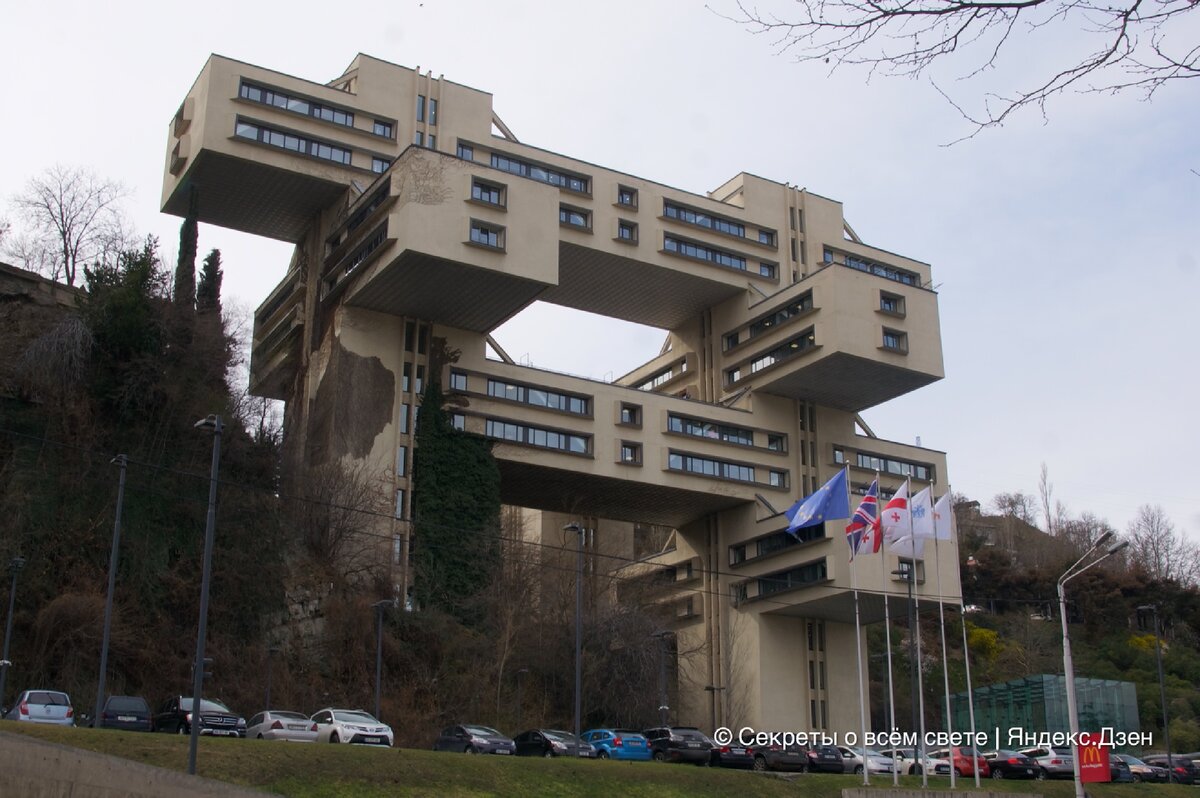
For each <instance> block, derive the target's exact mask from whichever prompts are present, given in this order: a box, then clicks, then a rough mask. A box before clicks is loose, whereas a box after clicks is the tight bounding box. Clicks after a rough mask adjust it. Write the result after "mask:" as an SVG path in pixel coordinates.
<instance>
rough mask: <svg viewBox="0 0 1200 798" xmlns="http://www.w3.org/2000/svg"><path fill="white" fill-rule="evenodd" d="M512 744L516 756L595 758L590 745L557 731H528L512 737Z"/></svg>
mask: <svg viewBox="0 0 1200 798" xmlns="http://www.w3.org/2000/svg"><path fill="white" fill-rule="evenodd" d="M513 742H514V743H516V746H517V756H545V757H554V756H574V757H585V758H588V759H591V758H594V757H595V756H596V749H595V748H593V747H592V746H591V743H586V742H584V741H583V740H580V739H579V738H578V737H576V736H575V735H574V734H571V732H567V731H561V730H559V729H530V730H529V731H523V732H521V733H520V734H518V735H517V736H516V737H513Z"/></svg>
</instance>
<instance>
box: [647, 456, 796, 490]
mask: <svg viewBox="0 0 1200 798" xmlns="http://www.w3.org/2000/svg"><path fill="white" fill-rule="evenodd" d="M667 468H669V469H670V470H672V471H686V472H687V473H689V474H700V475H702V476H706V477H720V478H722V479H732V480H735V481H737V482H755V481H756V480H755V478H754V466H750V465H744V464H742V463H731V462H729V461H727V460H714V459H712V458H708V457H697V456H696V455H691V454H681V453H679V452H671V453H669V454H668V455H667ZM767 484H768V485H771V486H772V487H776V488H784V487H787V474H786V473H785V472H783V471H775V470H770V471H768V472H767Z"/></svg>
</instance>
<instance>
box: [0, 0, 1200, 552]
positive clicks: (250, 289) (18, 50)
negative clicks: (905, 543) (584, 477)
mask: <svg viewBox="0 0 1200 798" xmlns="http://www.w3.org/2000/svg"><path fill="white" fill-rule="evenodd" d="M713 4H714V5H715V6H716V7H718V8H720V7H722V3H721V2H720V0H713ZM725 5H726V6H729V5H731V4H728V3H727V4H725ZM777 7H779V8H786V4H784V3H779V4H777ZM183 8H184V7H183V6H177V5H175V4H169V3H157V2H156V3H149V2H147V3H133V2H113V3H108V4H95V3H79V2H65V3H64V2H60V3H45V4H34V3H21V4H16V5H13V6H12V7H11V8H9V9H7V10H6V12H5V27H6V31H7V35H6V36H5V40H6V41H5V47H4V48H2V49H0V67H3V74H4V75H5V81H4V89H3V98H4V103H3V107H4V108H5V111H6V112H5V115H4V118H5V123H4V125H3V126H2V127H0V141H3V143H4V147H3V149H2V151H3V152H4V154H5V157H3V158H2V159H0V194H3V195H4V197H6V198H7V197H8V196H10V195H11V194H12V193H13V192H14V191H15V190H17V189H18V188H20V186H21V185H22V184H23V183H24V182H25V181H26V180H27V179H28V178H29V177H31V176H33V175H34V174H36V173H37V172H39V171H41V170H42V169H44V168H45V167H47V166H49V165H51V164H53V163H55V162H60V163H63V164H81V165H87V166H90V167H91V168H93V169H94V170H95V171H96V172H98V173H99V174H102V175H105V176H109V177H113V178H119V179H121V180H124V181H125V182H126V183H127V184H128V185H129V186H130V187H131V188H133V190H134V195H133V197H132V198H131V200H130V201H129V202H128V204H127V209H128V210H129V212H130V214H131V216H132V218H133V219H134V220H135V222H136V224H137V225H138V227H139V229H140V230H142V231H145V232H152V233H155V234H157V235H159V236H160V238H161V242H162V248H163V251H164V254H165V255H166V256H167V257H168V258H173V257H174V251H175V249H176V246H177V242H178V228H179V220H178V219H176V218H173V217H166V216H162V215H161V214H159V213H158V203H159V196H160V192H161V185H162V177H161V176H162V170H163V163H164V158H165V148H166V141H167V124H168V122H169V121H170V119H171V117H172V115H173V114H174V112H175V109H176V108H177V107H178V104H179V102H180V101H181V99H182V98H183V96H184V94H185V93H186V91H187V89H188V87H189V86H190V85H191V83H192V81H193V80H194V79H195V76H196V75H197V73H198V72H199V70H200V68H201V66H202V65H203V63H204V60H205V59H206V58H207V57H208V55H209V53H210V52H217V53H221V54H222V55H226V56H230V57H233V58H238V59H241V60H245V61H248V62H251V63H255V64H260V65H262V66H266V67H269V68H272V69H276V70H279V71H282V72H287V73H290V74H294V75H297V76H299V77H303V78H307V79H310V80H316V81H322V82H323V81H326V80H329V79H332V78H333V77H336V76H337V75H338V74H340V72H341V70H342V69H343V68H344V67H345V66H346V65H347V64H348V63H349V62H350V60H351V59H352V58H353V57H354V55H355V54H356V53H357V52H360V51H361V52H366V53H370V54H372V55H375V56H377V57H380V58H385V59H388V60H391V61H395V62H397V63H400V64H404V65H406V66H413V67H415V66H418V65H419V66H420V67H421V68H422V69H423V70H429V69H432V70H433V71H434V72H435V74H444V75H445V76H446V77H447V78H449V79H452V80H455V81H457V82H459V83H464V84H466V85H469V86H473V87H476V88H479V89H483V90H485V91H489V92H491V93H492V94H493V95H494V97H495V109H496V111H497V113H498V114H499V115H500V117H501V118H502V119H504V121H505V122H506V123H507V124H508V126H509V127H510V128H511V129H512V130H513V131H514V132H515V133H516V134H517V136H518V137H520V138H521V140H522V141H524V142H526V143H529V144H533V145H535V146H539V147H544V148H546V149H550V150H554V151H557V152H562V153H564V154H568V155H571V156H574V157H578V158H582V159H584V160H588V161H592V162H595V163H598V164H603V165H605V166H607V167H611V168H614V169H619V170H622V171H626V172H630V173H633V174H637V175H640V176H644V177H646V178H649V179H653V180H657V181H660V182H663V183H667V184H670V185H674V186H678V187H680V188H684V189H688V190H691V191H697V192H703V191H706V190H708V189H711V188H713V187H715V186H717V185H719V184H720V183H722V182H723V181H724V180H726V179H727V178H728V177H730V176H732V175H733V174H736V173H737V172H739V171H743V170H744V171H748V172H753V173H755V174H759V175H762V176H764V177H768V178H772V179H776V180H780V181H787V182H791V183H794V184H797V185H800V186H804V187H807V188H808V189H810V190H812V191H814V192H816V193H819V194H822V195H825V196H828V197H833V198H835V199H838V200H841V201H843V202H844V203H845V208H846V216H847V219H848V220H849V222H850V224H851V225H853V226H854V228H855V230H856V231H857V232H858V233H859V235H860V236H862V238H863V239H864V240H865V241H867V242H868V243H870V244H874V245H876V246H880V247H883V248H885V249H888V250H892V251H894V252H899V253H902V254H904V255H907V256H910V257H914V258H917V259H920V260H924V261H927V262H929V263H931V264H932V266H933V275H934V283H935V285H937V286H938V290H939V293H940V306H941V323H942V337H943V345H944V350H945V365H946V375H947V376H946V379H945V380H943V381H942V382H940V383H938V384H936V385H933V386H931V387H928V388H925V389H923V390H920V391H917V392H916V393H913V394H910V395H908V396H906V397H903V398H901V399H899V400H896V401H894V402H892V403H889V404H888V405H886V406H883V407H880V408H876V409H873V410H870V411H868V412H866V413H865V414H864V415H865V417H866V419H867V421H868V423H870V424H871V425H872V426H873V428H874V429H875V431H876V432H877V433H879V434H880V435H881V436H883V437H887V438H892V439H895V440H901V441H906V442H912V441H913V439H914V437H915V436H918V435H919V436H920V437H921V442H922V444H923V445H925V446H928V447H931V448H936V449H942V450H945V451H947V452H948V453H949V464H950V478H951V482H952V483H953V488H954V489H955V490H957V491H960V492H962V493H966V494H967V495H969V496H971V497H973V498H977V499H980V500H981V501H984V502H987V501H988V500H990V499H991V497H992V496H993V495H995V494H996V493H997V492H1000V491H1012V490H1024V491H1027V492H1031V493H1032V492H1034V491H1035V490H1036V486H1037V478H1038V472H1039V468H1040V464H1041V463H1042V462H1043V461H1045V462H1046V463H1047V464H1048V466H1049V468H1050V477H1051V481H1052V482H1053V483H1054V485H1055V495H1056V497H1057V498H1058V499H1060V500H1061V501H1063V502H1064V503H1065V504H1066V505H1067V507H1068V509H1069V510H1070V511H1071V512H1072V513H1073V514H1078V513H1080V512H1082V511H1085V510H1088V511H1092V512H1094V513H1096V514H1098V515H1100V516H1102V517H1105V518H1107V519H1108V520H1109V521H1110V522H1112V523H1113V524H1114V525H1116V526H1117V527H1118V528H1121V529H1123V528H1124V527H1125V525H1126V523H1127V522H1128V520H1129V519H1130V518H1131V517H1132V516H1133V514H1134V511H1135V510H1136V508H1137V506H1138V505H1139V504H1142V503H1158V504H1162V505H1163V507H1164V508H1165V509H1166V510H1167V512H1168V514H1169V516H1170V517H1171V518H1172V519H1173V520H1174V521H1175V522H1176V524H1177V525H1179V526H1181V527H1183V528H1185V529H1187V530H1189V531H1191V532H1193V533H1195V532H1197V531H1200V498H1198V494H1197V492H1196V490H1195V488H1194V485H1195V481H1196V477H1195V476H1194V472H1193V471H1192V469H1191V468H1190V467H1187V463H1186V462H1185V459H1186V458H1185V455H1186V456H1190V454H1191V453H1193V452H1195V451H1196V450H1197V448H1200V447H1198V444H1200V435H1197V433H1196V431H1195V427H1193V426H1192V418H1191V412H1190V411H1191V408H1192V405H1193V404H1194V403H1195V393H1196V390H1197V382H1198V380H1197V377H1196V375H1195V367H1194V366H1193V365H1192V363H1193V360H1194V357H1193V355H1192V352H1191V345H1192V343H1193V339H1195V338H1196V337H1197V333H1198V332H1200V329H1198V327H1200V325H1198V324H1197V321H1196V316H1195V314H1194V311H1193V305H1194V303H1195V299H1196V297H1197V295H1198V294H1200V277H1198V270H1200V241H1198V239H1200V223H1198V222H1200V218H1198V217H1200V212H1198V208H1200V177H1197V176H1196V175H1195V174H1193V173H1192V172H1191V171H1190V169H1192V168H1195V169H1200V152H1198V151H1197V147H1196V141H1197V140H1198V131H1200V103H1198V102H1197V94H1196V89H1197V86H1196V84H1195V81H1191V82H1190V83H1191V84H1192V85H1187V83H1182V84H1179V85H1177V86H1174V87H1168V88H1167V89H1166V90H1164V91H1163V92H1162V93H1160V95H1159V96H1158V97H1157V98H1156V100H1155V101H1154V102H1153V103H1151V104H1147V103H1141V102H1138V101H1137V100H1136V98H1134V97H1132V96H1130V97H1115V98H1114V97H1105V96H1093V95H1087V96H1075V95H1070V96H1066V97H1063V98H1061V99H1060V100H1058V101H1056V102H1055V103H1054V104H1053V105H1051V106H1050V108H1049V121H1048V123H1046V124H1043V121H1042V119H1041V118H1040V117H1038V116H1037V115H1036V114H1034V113H1026V114H1023V115H1021V116H1020V117H1018V118H1016V119H1015V120H1014V121H1012V122H1011V123H1010V124H1009V125H1008V126H1006V127H1005V128H1003V129H1000V130H994V131H989V132H986V133H984V134H982V135H980V136H978V137H976V138H975V139H973V140H970V141H966V142H963V143H961V144H958V145H956V146H953V147H948V148H947V147H944V146H941V145H942V144H944V143H945V142H948V141H950V140H953V139H955V138H958V137H959V136H961V135H963V134H964V133H966V132H969V129H968V128H967V127H966V126H965V124H964V123H963V122H962V121H961V119H959V118H958V117H957V115H956V112H955V111H954V110H953V109H952V108H951V107H950V106H949V105H948V104H947V103H946V102H945V100H943V99H942V98H941V97H940V96H939V95H938V94H937V92H936V91H935V90H934V89H933V88H932V87H931V86H930V85H929V84H928V82H927V81H922V80H904V79H883V78H876V79H874V80H873V81H871V82H870V83H869V84H868V83H866V81H865V75H864V74H861V73H856V72H853V71H841V72H838V73H836V74H834V75H832V76H831V75H829V74H827V73H826V72H825V71H823V70H822V69H819V68H817V66H816V65H797V64H794V63H792V62H790V61H789V60H787V59H786V58H783V57H778V56H775V55H773V53H772V48H771V46H770V42H769V40H767V39H764V38H762V37H755V36H752V35H750V34H748V33H747V32H745V31H744V30H742V29H740V28H738V27H737V26H735V25H734V24H732V23H730V22H727V21H725V20H723V19H720V18H719V17H717V16H716V15H714V14H713V13H712V12H711V11H709V10H707V9H706V8H705V7H704V5H703V4H702V3H699V2H694V1H693V0H686V2H685V1H684V0H669V2H668V1H665V0H664V1H663V2H649V1H648V0H641V1H640V2H627V1H626V0H606V2H603V3H589V4H586V5H585V4H577V3H568V2H556V3H533V2H528V3H519V2H511V3H510V2H495V1H494V0H493V2H485V1H483V0H470V1H469V2H468V1H458V2H443V1H442V0H425V1H424V2H423V3H421V2H412V1H410V0H401V1H400V2H389V3H383V2H379V3H354V4H338V3H333V4H331V3H311V2H305V1H304V0H297V2H293V3H290V4H277V3H272V4H263V5H262V6H260V5H259V4H252V3H245V2H242V3H230V2H207V3H204V4H202V6H200V7H196V6H193V7H188V8H189V11H188V13H184V12H183V11H182V9H183ZM200 8H202V9H203V10H202V11H200V10H199V9H200ZM1075 44H1076V43H1074V42H1071V41H1060V42H1046V41H1039V42H1038V43H1037V46H1036V47H1034V46H1033V45H1030V46H1029V47H1027V48H1026V50H1025V51H1018V52H1016V53H1015V54H1014V56H1015V57H1014V58H1011V59H1008V60H1007V61H1006V62H1005V63H1002V64H1001V66H1002V67H1004V68H1006V69H1007V70H1008V72H1004V73H1001V74H1002V75H1011V76H1013V84H1015V85H1018V86H1019V85H1023V84H1027V83H1029V79H1028V76H1030V75H1032V74H1034V73H1033V72H1032V71H1030V70H1033V69H1035V68H1038V67H1042V66H1045V65H1046V63H1047V57H1048V56H1047V54H1048V53H1051V52H1056V50H1054V49H1053V47H1059V48H1061V50H1065V49H1069V48H1071V47H1072V46H1075ZM1048 47H1050V48H1051V49H1047V48H1048ZM988 79H989V80H995V81H999V80H1000V79H1001V76H999V75H998V76H996V77H995V78H993V77H991V76H990V75H989V76H988ZM940 83H941V84H942V85H943V86H948V87H949V88H950V90H952V91H954V90H956V87H957V86H958V84H955V83H954V82H953V81H952V80H949V79H948V76H943V78H942V79H941V80H940ZM995 85H1002V84H1000V83H998V82H997V83H996V84H995ZM3 213H4V215H11V214H10V213H9V212H8V210H7V208H5V209H4V211H3ZM200 247H201V251H202V252H206V251H207V250H208V249H210V248H212V247H219V248H220V249H221V251H222V254H223V256H224V262H225V264H226V282H225V292H226V295H227V296H233V297H237V298H238V299H239V300H240V301H241V303H242V304H243V305H246V306H250V307H252V306H255V305H257V304H258V302H259V301H261V300H262V299H263V298H264V297H265V295H266V293H267V291H269V290H270V288H271V287H273V286H274V285H275V283H276V282H277V281H278V280H279V278H280V277H281V276H282V275H283V271H284V269H285V268H286V265H287V261H288V257H289V254H290V247H289V246H287V245H283V244H279V243H276V242H270V241H266V240H262V239H255V238H252V237H249V236H245V235H241V234H237V233H232V232H229V231H225V230H221V229H218V228H214V227H210V226H202V227H201V233H200ZM548 324H549V325H552V327H550V330H552V331H549V332H548V327H547V325H548ZM498 337H499V339H500V342H501V343H502V344H503V345H504V346H505V348H506V349H507V350H508V351H509V353H510V354H512V355H513V356H514V357H521V356H523V355H527V356H528V358H529V359H530V360H532V362H533V363H535V364H536V365H538V366H541V367H546V368H556V369H561V370H563V371H569V372H572V373H576V374H583V375H586V376H593V377H606V376H609V377H611V376H613V375H620V374H622V373H623V372H625V371H626V370H628V369H629V368H630V367H632V366H633V365H636V364H637V363H639V362H641V361H642V360H644V359H646V358H648V357H650V356H652V355H653V354H655V353H656V352H657V351H658V347H659V345H660V344H661V340H662V334H661V332H659V331H654V330H646V329H644V328H637V327H632V326H630V325H623V324H615V325H613V324H609V325H604V326H598V325H597V324H596V323H595V322H594V321H593V320H591V319H588V318H586V317H584V315H583V314H579V313H577V312H574V311H564V310H561V309H556V308H541V307H535V308H534V309H532V310H531V311H528V312H527V314H526V316H525V317H522V318H519V319H517V320H514V321H513V322H510V323H509V324H508V325H506V326H505V327H504V328H502V329H501V330H500V331H499V333H498ZM1181 458H1183V459H1181ZM939 492H940V491H939Z"/></svg>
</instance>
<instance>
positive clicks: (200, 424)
mask: <svg viewBox="0 0 1200 798" xmlns="http://www.w3.org/2000/svg"><path fill="white" fill-rule="evenodd" d="M194 426H195V427H196V429H206V430H209V431H211V432H212V435H213V453H212V470H211V471H210V474H209V479H208V520H207V522H206V523H205V525H204V570H203V572H202V574H201V577H200V624H199V629H198V630H197V632H196V661H195V662H194V663H193V664H192V720H191V723H190V724H189V725H190V726H191V739H190V740H189V742H188V773H189V774H190V775H193V776H194V775H196V750H197V748H198V747H199V744H200V694H201V693H202V692H203V690H204V643H205V637H206V635H207V634H208V588H209V584H210V582H211V581H212V550H213V535H214V533H215V531H216V526H217V473H218V470H219V467H220V462H221V432H222V431H223V430H224V426H223V425H222V424H221V417H220V416H218V415H211V416H208V417H207V418H203V419H201V420H199V421H197V422H196V423H195V425H194Z"/></svg>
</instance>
